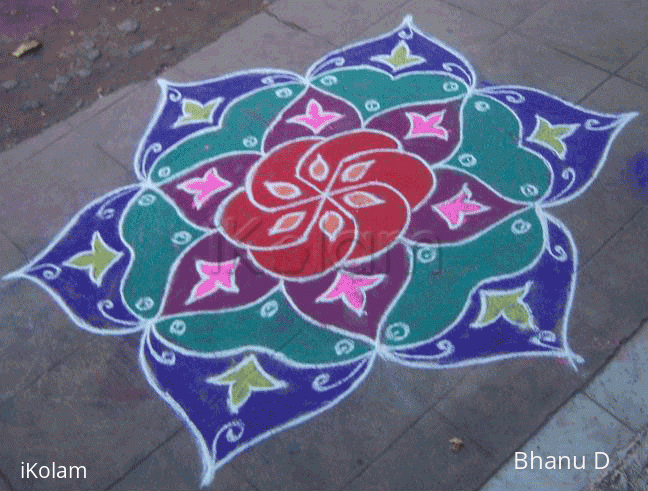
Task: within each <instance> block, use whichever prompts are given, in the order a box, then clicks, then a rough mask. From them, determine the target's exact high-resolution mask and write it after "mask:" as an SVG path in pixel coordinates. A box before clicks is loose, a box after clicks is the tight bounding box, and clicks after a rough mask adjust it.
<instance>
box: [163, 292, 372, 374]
mask: <svg viewBox="0 0 648 491" xmlns="http://www.w3.org/2000/svg"><path fill="white" fill-rule="evenodd" d="M156 328H157V330H158V332H159V333H160V335H161V336H162V337H164V338H166V339H168V340H169V341H171V342H172V343H174V344H176V345H178V346H181V347H183V348H185V349H189V350H193V351H197V352H200V353H212V352H217V351H225V350H231V349H237V348H241V347H245V346H261V347H265V348H268V349H271V350H274V351H276V352H279V353H282V354H284V355H285V356H287V357H288V358H290V359H292V360H294V361H297V362H300V363H305V364H318V363H335V362H342V361H346V360H350V359H353V358H356V357H358V356H360V355H362V354H364V353H367V352H368V351H370V350H371V349H372V346H371V345H369V344H368V343H364V342H362V341H359V340H357V339H351V338H349V337H347V336H344V335H341V334H337V333H335V332H333V331H331V330H329V329H326V328H323V327H318V326H315V325H313V324H311V323H309V322H307V321H306V320H304V319H302V318H301V317H300V316H299V315H298V314H297V313H296V312H295V310H294V309H293V307H292V306H291V305H290V304H289V303H288V301H287V300H286V299H285V297H284V295H283V293H282V292H281V291H277V292H275V293H273V294H272V295H270V296H269V297H267V298H266V299H265V300H263V301H262V302H257V303H255V304H253V305H249V306H246V307H243V308H241V309H239V310H234V311H230V312H217V313H204V314H203V313H200V314H194V315H191V316H181V317H179V316H178V317H171V318H167V319H164V320H162V321H160V322H159V323H158V324H157V325H156ZM351 346H352V349H349V348H350V347H351Z"/></svg>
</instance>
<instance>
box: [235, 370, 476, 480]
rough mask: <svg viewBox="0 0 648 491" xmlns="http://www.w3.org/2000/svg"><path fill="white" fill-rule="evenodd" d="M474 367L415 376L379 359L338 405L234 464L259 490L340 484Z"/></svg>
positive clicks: (379, 452)
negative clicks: (360, 383) (362, 380)
mask: <svg viewBox="0 0 648 491" xmlns="http://www.w3.org/2000/svg"><path fill="white" fill-rule="evenodd" d="M470 371H471V369H464V370H453V371H447V372H446V371H437V372H434V371H433V372H427V373H424V372H423V373H422V374H421V372H419V373H416V371H414V370H412V372H414V376H412V375H410V374H408V373H406V371H405V370H404V369H403V368H402V367H396V366H395V365H394V364H393V363H389V362H384V361H382V360H376V363H375V365H374V367H373V368H372V370H371V372H370V373H369V375H368V377H367V379H366V380H365V381H364V382H363V383H362V385H360V387H358V388H357V389H356V390H355V391H354V392H353V393H351V394H350V395H349V396H348V397H346V398H345V399H344V400H343V401H342V402H340V403H338V404H337V405H336V406H335V407H334V408H331V409H329V410H327V411H325V412H323V413H322V414H320V415H318V416H317V417H315V418H313V419H311V420H308V421H306V422H304V423H303V424H301V425H299V426H297V427H295V428H292V429H290V430H286V431H283V432H281V433H279V434H277V435H275V436H274V437H272V438H270V439H268V440H266V441H264V442H262V443H259V444H257V445H255V447H253V448H252V449H250V450H248V451H246V452H245V453H243V454H241V455H240V456H238V457H237V458H236V459H235V460H234V462H233V465H234V467H235V468H237V469H238V470H240V471H241V472H242V473H244V474H245V475H246V476H247V478H248V479H249V480H250V482H252V483H253V484H254V485H255V486H256V487H258V488H259V489H264V490H274V489H282V488H284V487H285V486H286V479H288V482H290V489H291V490H295V491H297V490H305V491H309V490H313V491H315V490H323V491H324V490H330V489H338V488H340V486H342V485H344V484H345V483H347V482H349V481H350V480H351V479H353V478H354V476H356V475H357V474H358V473H359V472H360V471H362V470H363V469H364V468H366V467H367V466H368V465H369V464H370V463H371V462H372V461H373V460H374V459H375V458H376V457H378V456H379V455H380V454H381V453H382V451H383V449H385V448H387V447H389V446H390V445H391V444H392V443H393V442H394V441H396V440H397V439H398V438H400V437H401V435H402V434H403V433H405V431H406V430H407V429H408V428H409V426H410V425H411V423H412V422H413V421H415V420H417V419H418V418H420V417H421V416H422V415H423V414H424V413H425V412H426V411H427V410H428V409H429V408H430V406H431V405H433V404H434V403H435V402H436V401H438V400H439V399H440V398H441V397H443V396H444V395H445V394H446V393H447V392H448V390H450V388H451V387H452V386H453V385H455V384H458V383H460V381H461V380H462V379H463V378H464V377H465V376H466V375H467V374H468V373H470ZM419 374H421V376H420V377H418V376H417V375H419ZM413 379H414V380H413ZM413 381H415V382H416V385H414V386H411V385H410V384H411V383H412V382H413ZM287 476H290V477H288V478H287Z"/></svg>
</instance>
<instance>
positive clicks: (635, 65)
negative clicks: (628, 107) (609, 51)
mask: <svg viewBox="0 0 648 491" xmlns="http://www.w3.org/2000/svg"><path fill="white" fill-rule="evenodd" d="M619 75H620V76H622V77H624V78H627V79H629V80H632V81H633V82H635V83H638V84H640V85H643V86H644V87H645V88H648V48H644V49H643V50H641V52H640V53H639V54H638V55H637V57H636V58H635V59H634V60H632V61H631V62H630V63H628V64H627V65H626V66H625V67H623V68H622V69H621V70H620V71H619Z"/></svg>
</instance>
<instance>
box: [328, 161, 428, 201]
mask: <svg viewBox="0 0 648 491" xmlns="http://www.w3.org/2000/svg"><path fill="white" fill-rule="evenodd" d="M370 161H373V164H371V166H369V167H368V168H367V171H366V173H365V174H364V176H363V177H362V181H361V182H360V184H361V183H362V182H383V183H385V184H389V185H390V186H392V187H393V188H395V189H397V190H398V191H400V193H401V194H402V195H403V196H404V197H405V199H406V200H407V202H408V203H409V205H410V208H411V209H414V208H416V207H417V206H418V205H419V204H420V203H421V201H423V200H424V199H425V198H426V197H427V196H428V195H429V193H430V191H431V190H432V188H433V187H434V175H433V174H432V171H431V170H430V168H429V167H428V166H427V165H426V164H425V163H424V162H423V161H421V160H420V159H419V158H417V157H416V156H414V155H411V154H407V153H402V152H400V151H394V150H376V151H375V152H369V153H366V154H363V155H361V156H357V157H354V158H351V159H349V160H348V161H345V162H344V164H343V165H344V171H342V173H341V176H344V175H345V173H346V172H347V170H352V169H353V168H354V167H355V166H356V165H359V164H360V163H364V162H370ZM347 186H349V183H345V182H343V181H342V179H338V180H337V181H336V183H335V184H334V185H333V191H336V190H340V189H343V188H345V187H347Z"/></svg>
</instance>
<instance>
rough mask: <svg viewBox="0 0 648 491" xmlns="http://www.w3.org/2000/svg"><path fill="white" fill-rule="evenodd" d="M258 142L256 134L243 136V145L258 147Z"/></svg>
mask: <svg viewBox="0 0 648 491" xmlns="http://www.w3.org/2000/svg"><path fill="white" fill-rule="evenodd" d="M257 143H259V140H257V138H256V136H252V135H250V136H246V137H245V138H243V145H244V146H246V147H247V148H253V147H256V145H257Z"/></svg>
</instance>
